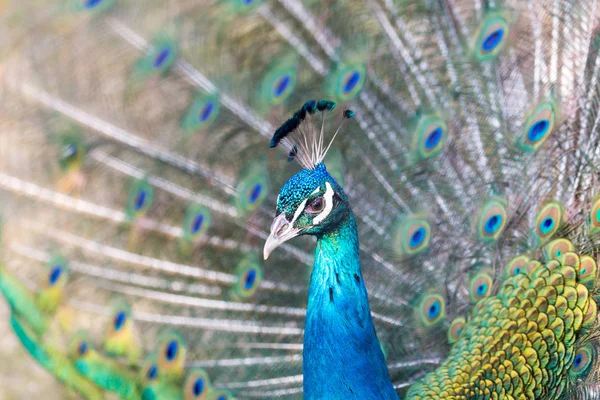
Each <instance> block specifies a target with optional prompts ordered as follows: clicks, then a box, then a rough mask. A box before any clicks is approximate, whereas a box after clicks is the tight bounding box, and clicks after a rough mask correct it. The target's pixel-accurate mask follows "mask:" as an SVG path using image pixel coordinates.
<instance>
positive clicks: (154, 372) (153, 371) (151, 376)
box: [146, 364, 158, 381]
mask: <svg viewBox="0 0 600 400" xmlns="http://www.w3.org/2000/svg"><path fill="white" fill-rule="evenodd" d="M146 378H148V380H149V381H153V380H155V379H156V378H158V366H157V365H156V364H152V365H150V367H149V368H148V371H147V372H146Z"/></svg>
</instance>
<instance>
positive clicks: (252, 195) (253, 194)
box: [248, 183, 262, 204]
mask: <svg viewBox="0 0 600 400" xmlns="http://www.w3.org/2000/svg"><path fill="white" fill-rule="evenodd" d="M261 191H262V185H261V184H260V183H257V184H256V185H254V187H253V188H252V192H250V197H249V198H248V201H249V202H250V204H254V203H255V202H256V200H258V198H259V197H260V192H261Z"/></svg>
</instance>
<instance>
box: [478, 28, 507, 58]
mask: <svg viewBox="0 0 600 400" xmlns="http://www.w3.org/2000/svg"><path fill="white" fill-rule="evenodd" d="M503 37H504V29H502V28H500V29H498V30H496V31H494V32H492V33H490V34H489V35H488V36H487V37H486V38H485V40H484V41H483V44H482V45H481V50H482V51H483V52H484V53H489V52H490V51H492V50H494V49H495V48H496V47H497V46H498V45H499V44H500V42H501V41H502V38H503Z"/></svg>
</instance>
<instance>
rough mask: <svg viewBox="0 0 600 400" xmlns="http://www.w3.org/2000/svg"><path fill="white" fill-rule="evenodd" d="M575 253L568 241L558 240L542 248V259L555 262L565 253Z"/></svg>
mask: <svg viewBox="0 0 600 400" xmlns="http://www.w3.org/2000/svg"><path fill="white" fill-rule="evenodd" d="M572 251H575V246H573V243H571V241H570V240H568V239H564V238H559V239H554V240H552V241H551V242H550V243H548V244H547V245H546V246H545V247H544V257H545V258H546V260H556V259H558V258H559V257H561V256H563V255H564V254H565V253H568V252H572Z"/></svg>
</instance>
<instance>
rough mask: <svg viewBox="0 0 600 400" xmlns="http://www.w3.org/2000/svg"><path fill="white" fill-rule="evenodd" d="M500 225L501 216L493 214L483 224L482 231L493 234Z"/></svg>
mask: <svg viewBox="0 0 600 400" xmlns="http://www.w3.org/2000/svg"><path fill="white" fill-rule="evenodd" d="M501 225H502V215H500V214H494V215H492V216H491V217H490V218H489V219H488V220H487V221H486V223H485V225H484V227H483V229H484V230H485V233H489V234H494V233H496V231H497V230H498V228H500V226H501Z"/></svg>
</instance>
